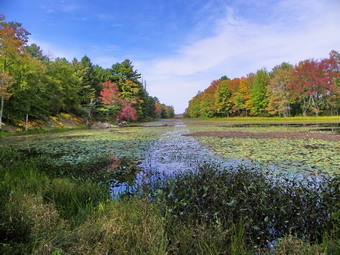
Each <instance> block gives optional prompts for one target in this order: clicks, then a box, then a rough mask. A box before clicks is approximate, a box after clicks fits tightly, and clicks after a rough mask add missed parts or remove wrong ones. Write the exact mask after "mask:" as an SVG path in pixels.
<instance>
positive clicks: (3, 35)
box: [0, 15, 29, 129]
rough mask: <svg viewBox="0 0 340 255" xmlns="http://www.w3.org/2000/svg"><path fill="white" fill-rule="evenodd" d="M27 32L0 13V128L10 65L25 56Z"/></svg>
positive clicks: (9, 78)
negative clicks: (7, 20) (6, 20)
mask: <svg viewBox="0 0 340 255" xmlns="http://www.w3.org/2000/svg"><path fill="white" fill-rule="evenodd" d="M28 35H29V33H28V32H27V31H26V30H25V29H24V28H23V27H22V26H21V24H19V23H13V22H9V23H7V22H5V17H4V16H2V15H0V74H1V83H0V87H1V89H0V93H1V94H0V129H1V126H2V117H3V111H4V104H5V97H6V95H7V96H8V95H9V94H8V93H9V92H8V90H9V87H10V85H11V84H12V82H11V81H13V79H12V78H11V70H10V68H11V66H13V65H14V64H16V63H17V62H18V61H20V59H21V58H24V57H26V55H25V52H24V50H25V46H26V43H27V40H28V39H27V37H28Z"/></svg>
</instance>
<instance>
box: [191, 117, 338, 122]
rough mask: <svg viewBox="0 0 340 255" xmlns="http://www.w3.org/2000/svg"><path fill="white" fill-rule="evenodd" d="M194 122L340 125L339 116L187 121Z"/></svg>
mask: <svg viewBox="0 0 340 255" xmlns="http://www.w3.org/2000/svg"><path fill="white" fill-rule="evenodd" d="M187 120H189V121H190V120H192V121H199V120H203V121H208V122H224V123H230V124H261V123H270V124H275V123H278V124H289V123H302V124H313V123H340V117H339V116H319V117H315V116H313V117H312V116H309V117H302V116H297V117H286V118H283V117H230V118H195V119H187Z"/></svg>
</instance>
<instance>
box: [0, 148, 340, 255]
mask: <svg viewBox="0 0 340 255" xmlns="http://www.w3.org/2000/svg"><path fill="white" fill-rule="evenodd" d="M119 162H120V163H122V162H123V165H122V166H121V165H119V167H116V165H115V164H117V159H115V161H114V162H112V159H103V158H96V159H93V160H92V162H91V164H87V165H86V164H84V165H83V164H80V163H79V164H78V165H68V164H64V165H60V163H58V164H57V163H56V161H54V160H53V158H50V157H48V156H46V155H39V154H34V153H32V152H28V151H20V150H15V149H8V150H2V151H1V153H0V180H1V182H0V254H157V255H158V254H269V253H271V252H275V253H276V254H339V253H340V248H339V247H340V241H339V240H340V232H339V219H340V210H339V207H340V205H339V201H340V197H339V194H340V180H339V179H340V178H339V177H336V176H335V177H325V179H324V180H323V182H322V183H320V182H318V180H316V179H310V180H304V182H293V181H290V180H272V181H269V180H268V178H266V175H265V173H263V171H258V169H255V168H249V167H248V168H247V167H243V168H242V167H241V168H238V169H234V170H233V171H232V170H231V169H223V168H222V167H220V166H217V165H202V166H200V167H198V168H197V171H193V172H183V173H180V174H178V175H176V176H172V177H164V178H162V179H159V181H158V182H154V183H152V184H149V186H148V187H145V185H143V187H142V188H143V192H144V194H142V197H143V198H140V196H141V194H140V191H139V192H138V193H137V194H138V195H136V196H135V197H134V198H127V197H125V198H124V199H120V200H116V201H112V200H111V199H110V193H109V186H108V185H107V183H108V182H110V181H112V180H116V181H119V182H124V181H128V182H130V181H131V179H130V178H128V180H125V179H124V178H122V176H123V175H124V171H126V172H128V173H129V174H132V173H137V172H136V165H135V164H132V163H131V162H128V161H124V160H123V161H122V160H119ZM108 166H110V167H111V170H108V169H110V167H108ZM129 166H130V167H129ZM108 171H109V173H107V172H108ZM115 171H117V173H115Z"/></svg>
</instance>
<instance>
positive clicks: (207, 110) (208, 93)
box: [200, 80, 221, 117]
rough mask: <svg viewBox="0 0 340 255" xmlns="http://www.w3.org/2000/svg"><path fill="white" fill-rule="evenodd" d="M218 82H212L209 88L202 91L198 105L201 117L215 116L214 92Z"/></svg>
mask: <svg viewBox="0 0 340 255" xmlns="http://www.w3.org/2000/svg"><path fill="white" fill-rule="evenodd" d="M220 82H221V81H220V80H214V81H212V82H211V83H210V86H209V87H208V88H207V89H205V90H204V91H203V94H202V97H201V103H200V116H201V117H213V116H214V115H215V114H216V106H215V100H216V98H215V92H216V90H217V87H218V85H219V83H220Z"/></svg>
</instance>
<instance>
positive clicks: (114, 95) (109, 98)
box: [99, 81, 121, 106]
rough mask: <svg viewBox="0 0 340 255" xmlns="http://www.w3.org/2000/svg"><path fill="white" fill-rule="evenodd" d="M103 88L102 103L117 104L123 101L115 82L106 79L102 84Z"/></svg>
mask: <svg viewBox="0 0 340 255" xmlns="http://www.w3.org/2000/svg"><path fill="white" fill-rule="evenodd" d="M102 86H103V89H102V91H101V92H100V97H99V99H100V100H101V103H102V104H105V105H111V106H112V105H116V104H118V103H120V102H121V98H120V95H121V93H120V92H119V89H118V86H117V85H116V84H115V83H111V82H109V81H106V82H104V83H103V84H102Z"/></svg>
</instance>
